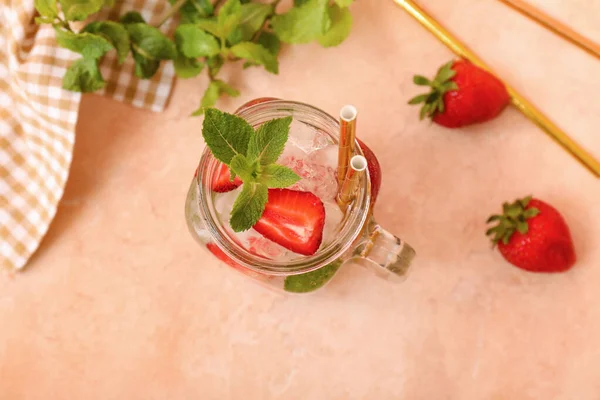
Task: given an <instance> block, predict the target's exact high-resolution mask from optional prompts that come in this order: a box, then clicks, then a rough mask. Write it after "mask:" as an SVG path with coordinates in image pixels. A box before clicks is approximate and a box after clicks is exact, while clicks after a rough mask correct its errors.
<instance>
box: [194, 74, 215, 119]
mask: <svg viewBox="0 0 600 400" xmlns="http://www.w3.org/2000/svg"><path fill="white" fill-rule="evenodd" d="M220 95H221V89H220V88H219V85H218V84H217V83H216V81H212V82H211V83H209V84H208V87H207V88H206V90H205V91H204V95H203V96H202V100H200V107H198V109H197V110H196V111H194V112H193V113H192V116H194V117H199V116H200V115H202V114H204V110H206V109H207V108H209V107H212V106H214V105H215V104H217V100H219V96H220ZM204 121H206V119H204Z"/></svg>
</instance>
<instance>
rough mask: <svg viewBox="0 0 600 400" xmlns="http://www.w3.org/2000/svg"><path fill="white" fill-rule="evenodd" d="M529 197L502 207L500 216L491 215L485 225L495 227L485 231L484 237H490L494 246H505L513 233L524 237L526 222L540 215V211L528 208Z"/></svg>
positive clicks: (527, 229) (527, 227) (526, 230)
mask: <svg viewBox="0 0 600 400" xmlns="http://www.w3.org/2000/svg"><path fill="white" fill-rule="evenodd" d="M530 201H531V196H529V197H525V198H524V199H518V200H516V201H514V202H513V203H504V204H503V205H502V214H500V215H492V216H491V217H490V218H488V220H487V223H488V224H489V223H492V222H495V223H496V225H495V226H493V227H491V228H490V229H488V230H487V232H486V235H488V236H491V237H492V238H491V240H492V242H493V243H494V245H496V244H498V243H499V242H502V243H503V244H504V245H507V244H508V243H509V242H510V240H511V238H512V236H513V235H514V234H515V232H519V233H520V234H522V235H526V234H527V233H528V232H529V224H528V222H527V221H528V220H529V219H531V218H534V217H536V216H537V215H539V214H540V210H539V209H538V208H535V207H529V202H530Z"/></svg>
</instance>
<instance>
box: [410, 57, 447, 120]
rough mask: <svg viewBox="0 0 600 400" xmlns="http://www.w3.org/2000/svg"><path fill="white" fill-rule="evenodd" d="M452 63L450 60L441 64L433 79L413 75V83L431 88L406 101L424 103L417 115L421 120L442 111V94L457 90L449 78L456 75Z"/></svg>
mask: <svg viewBox="0 0 600 400" xmlns="http://www.w3.org/2000/svg"><path fill="white" fill-rule="evenodd" d="M452 65H454V61H450V62H449V63H447V64H445V65H443V66H442V67H441V68H440V69H439V70H438V73H437V75H436V77H435V79H434V80H433V81H431V80H429V79H427V78H425V77H424V76H421V75H415V76H414V77H413V82H414V83H415V85H419V86H429V87H430V88H431V90H430V92H429V93H426V94H421V95H419V96H416V97H413V98H412V99H411V100H410V101H409V102H408V104H411V105H416V104H421V103H424V104H423V107H422V108H421V113H420V115H419V117H420V118H421V120H422V119H424V118H425V116H427V117H429V118H433V116H434V115H435V114H436V113H438V112H439V113H443V112H444V109H445V106H444V95H445V94H446V93H447V92H450V91H453V90H458V85H457V84H456V83H455V82H454V81H452V80H451V79H452V78H453V77H454V76H455V75H456V71H454V70H453V69H452Z"/></svg>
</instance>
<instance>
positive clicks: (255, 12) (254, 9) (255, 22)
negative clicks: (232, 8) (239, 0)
mask: <svg viewBox="0 0 600 400" xmlns="http://www.w3.org/2000/svg"><path fill="white" fill-rule="evenodd" d="M272 12H273V6H272V5H270V4H262V3H248V4H243V5H242V7H241V18H240V22H239V27H238V29H239V30H240V31H241V40H242V41H250V40H252V38H253V37H254V35H255V34H256V32H258V30H259V29H260V28H261V27H262V25H263V24H264V22H265V19H266V18H267V17H268V16H269V15H270V14H271V13H272Z"/></svg>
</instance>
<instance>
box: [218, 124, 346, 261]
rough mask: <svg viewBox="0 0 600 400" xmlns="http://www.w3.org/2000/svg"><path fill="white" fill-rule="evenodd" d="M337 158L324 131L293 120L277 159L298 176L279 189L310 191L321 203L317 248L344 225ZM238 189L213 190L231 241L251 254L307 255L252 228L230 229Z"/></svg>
mask: <svg viewBox="0 0 600 400" xmlns="http://www.w3.org/2000/svg"><path fill="white" fill-rule="evenodd" d="M337 157H338V146H337V144H335V143H334V141H333V140H332V139H331V138H330V137H329V136H328V135H327V134H326V133H324V132H322V131H320V130H318V129H316V128H315V127H313V126H311V125H308V124H305V123H303V122H300V121H297V120H293V121H292V124H291V126H290V132H289V139H288V141H287V143H286V145H285V149H284V151H283V153H282V155H281V156H280V157H279V160H278V161H277V163H278V164H281V165H284V166H287V167H289V168H291V169H292V170H294V172H296V173H297V174H298V175H299V176H300V177H301V180H300V181H298V182H297V183H296V184H294V185H293V186H290V187H288V188H286V189H282V191H294V193H291V192H288V193H287V194H288V195H289V196H288V197H287V198H294V195H298V196H299V197H303V198H305V197H310V195H301V194H298V193H296V192H304V193H312V194H313V195H314V196H316V197H317V198H318V199H319V200H320V201H321V202H322V203H323V211H324V218H325V221H324V226H323V234H322V240H321V243H320V247H319V248H323V247H325V246H327V245H328V244H329V243H331V242H332V241H333V240H334V239H335V237H336V235H337V234H338V232H339V231H340V228H341V226H342V225H343V218H344V214H343V213H342V211H341V210H340V208H339V206H338V205H337V202H336V195H337V190H338V184H337V180H336V171H337ZM241 190H242V187H241V186H240V187H238V188H237V189H235V190H232V191H228V192H226V193H217V192H213V197H214V198H213V201H214V205H215V209H216V211H217V213H218V218H219V220H220V223H221V225H222V226H223V227H224V228H225V230H226V231H227V233H228V234H229V235H230V237H231V238H232V240H234V241H235V242H237V243H238V244H239V245H240V246H241V247H243V248H244V249H246V250H247V251H248V252H250V253H251V254H254V255H257V256H259V257H264V258H266V259H269V260H275V261H292V260H295V259H298V258H302V257H306V255H302V254H299V253H298V252H295V251H292V250H291V249H288V248H285V247H283V246H281V245H279V244H277V243H275V242H274V241H272V240H270V239H269V238H267V237H265V236H263V235H262V234H261V233H259V232H257V230H255V229H252V228H251V229H249V230H247V231H244V232H239V233H237V232H234V231H233V229H232V228H231V226H230V224H229V217H230V213H231V210H232V208H233V204H234V202H235V200H236V198H237V197H238V195H239V193H240V191H241ZM280 193H281V192H280ZM269 198H271V196H270V197H269ZM290 206H291V207H294V204H290ZM298 207H301V202H298ZM298 211H299V212H302V210H301V209H298ZM310 212H311V213H314V212H316V211H315V210H314V209H312V210H310ZM299 228H300V229H296V233H297V234H298V235H299V236H300V237H302V235H303V234H305V232H303V229H302V227H299Z"/></svg>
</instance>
